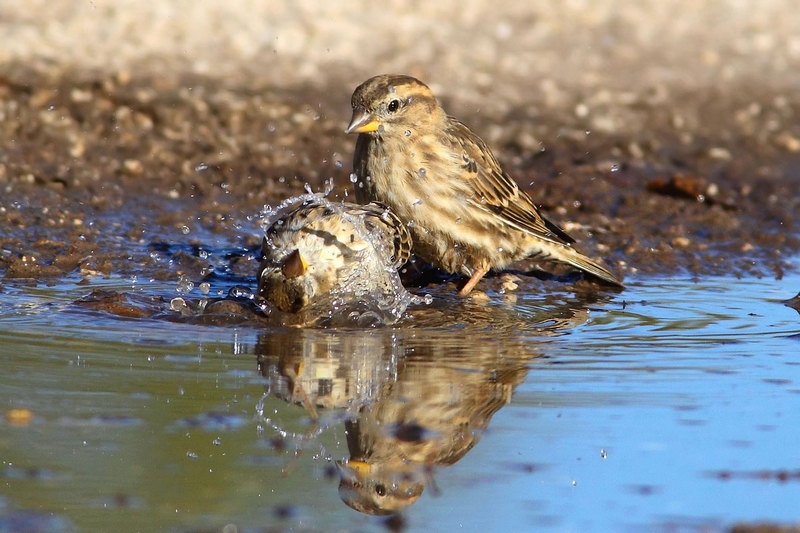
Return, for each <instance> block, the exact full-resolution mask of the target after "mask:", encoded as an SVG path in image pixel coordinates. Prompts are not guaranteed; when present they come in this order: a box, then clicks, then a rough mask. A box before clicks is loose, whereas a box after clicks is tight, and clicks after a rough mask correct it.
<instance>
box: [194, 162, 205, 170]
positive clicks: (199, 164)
mask: <svg viewBox="0 0 800 533" xmlns="http://www.w3.org/2000/svg"><path fill="white" fill-rule="evenodd" d="M204 170H208V164H207V163H202V162H200V163H198V164H197V166H195V167H194V171H195V172H202V171H204Z"/></svg>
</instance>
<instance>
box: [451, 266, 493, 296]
mask: <svg viewBox="0 0 800 533" xmlns="http://www.w3.org/2000/svg"><path fill="white" fill-rule="evenodd" d="M487 272H489V267H488V266H487V267H481V268H479V269H478V270H476V271H475V272H473V274H472V277H471V278H469V281H467V284H466V285H464V286H463V287H462V288H461V290H460V291H458V295H459V296H461V297H464V296H466V295H468V294H469V293H470V292H471V291H472V289H474V288H475V285H477V284H478V282H479V281H480V280H481V278H483V276H485V275H486V273H487Z"/></svg>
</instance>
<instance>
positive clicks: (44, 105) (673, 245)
mask: <svg viewBox="0 0 800 533" xmlns="http://www.w3.org/2000/svg"><path fill="white" fill-rule="evenodd" d="M4 70H5V73H4V74H3V75H2V76H0V113H2V115H3V120H2V121H0V139H1V140H0V145H1V146H3V148H2V150H0V186H2V188H3V201H2V203H1V204H0V224H2V226H3V228H4V231H3V232H2V234H1V235H0V275H1V276H2V277H3V279H4V282H6V283H7V282H10V280H11V279H28V280H34V281H36V282H39V281H43V282H47V283H50V284H52V283H58V282H59V280H62V279H66V278H74V276H75V274H76V273H78V274H80V275H82V276H89V275H96V274H101V275H111V274H121V275H138V276H142V277H155V278H158V279H169V278H170V277H175V278H176V279H177V276H179V275H180V274H188V275H190V276H191V277H193V278H195V279H194V281H195V283H199V282H200V281H202V278H203V277H204V276H207V275H209V269H208V268H207V266H208V265H207V262H205V261H204V258H203V252H202V251H203V249H205V250H206V252H208V251H209V250H216V251H217V252H218V253H223V251H224V252H225V253H227V254H228V255H231V253H230V252H231V251H233V250H241V251H242V254H241V255H240V257H231V258H229V259H230V261H229V262H230V265H229V266H230V268H231V269H232V271H235V272H236V273H237V274H238V275H241V276H244V277H247V276H248V275H254V273H255V268H256V266H255V261H254V258H253V257H251V255H252V254H249V255H248V252H247V250H249V249H251V248H252V247H254V246H255V245H257V244H258V240H259V236H258V234H259V229H260V228H259V221H258V213H259V211H260V210H261V209H262V208H263V206H264V205H265V204H275V203H278V202H280V201H281V200H282V199H284V198H286V197H288V196H292V195H296V194H299V193H302V192H303V188H304V186H305V185H306V184H308V185H310V186H311V187H312V188H313V189H314V190H321V189H322V188H323V187H324V180H326V179H333V181H334V184H335V186H336V187H335V189H334V192H333V196H334V197H335V198H342V197H344V195H346V194H347V191H348V189H349V187H350V186H351V184H350V182H349V179H348V176H349V173H350V172H351V157H352V156H351V154H352V150H353V141H354V140H353V139H352V138H349V137H348V136H346V135H345V134H344V133H343V128H344V125H345V122H346V120H347V117H348V114H349V96H350V92H351V90H352V87H353V86H355V85H356V84H357V83H358V82H359V81H360V80H355V79H354V80H349V84H348V82H346V81H343V80H339V81H338V82H337V83H333V84H332V85H331V86H330V87H328V89H327V90H326V91H324V92H323V91H320V90H318V89H315V88H314V87H303V86H298V87H277V86H273V85H270V84H269V83H268V82H265V81H264V80H261V81H258V80H256V81H253V80H250V81H249V82H248V81H247V80H239V81H231V80H227V81H222V80H219V79H215V78H210V77H202V76H198V75H172V76H170V75H161V76H155V77H152V76H147V77H143V76H136V75H131V74H130V73H126V72H117V73H112V74H106V73H101V72H97V71H95V72H86V71H84V72H79V71H74V70H69V69H67V70H63V69H60V68H58V67H52V68H49V69H43V68H41V67H40V68H38V69H32V68H29V67H27V66H21V65H16V66H13V67H12V68H9V67H8V66H7V67H6V68H5V69H4ZM441 99H442V101H443V102H444V105H445V106H446V107H447V108H448V109H451V108H452V109H464V107H465V106H466V105H468V104H469V103H468V102H464V101H459V100H458V98H457V95H451V94H444V95H442V98H441ZM798 112H800V96H798V95H797V93H796V91H794V92H792V91H791V90H790V89H789V88H788V87H785V88H782V87H763V86H759V85H758V84H755V83H752V84H748V83H746V82H741V85H740V86H739V87H737V88H736V90H731V88H730V87H728V88H727V89H726V90H725V91H724V92H723V91H721V90H719V89H717V88H708V89H706V90H698V89H694V90H691V91H688V90H687V91H686V92H682V91H679V90H676V89H670V90H666V89H665V90H664V91H662V92H660V93H657V92H654V91H648V90H644V91H642V92H639V93H636V92H630V91H626V92H614V91H610V90H603V91H600V92H599V93H595V94H593V95H578V94H575V95H573V96H571V97H570V96H565V98H563V99H562V101H560V102H559V103H558V104H557V105H552V103H551V105H548V103H547V102H545V101H544V97H543V95H541V94H539V95H537V94H533V95H532V96H531V99H530V102H529V103H528V104H526V105H525V106H523V107H514V108H509V109H508V110H507V112H506V113H505V114H504V115H503V116H497V114H496V113H491V114H489V115H487V114H483V113H481V112H480V111H477V112H475V113H474V114H473V115H472V116H463V115H461V116H460V117H459V118H461V119H462V120H464V121H466V122H467V123H468V124H469V125H470V126H471V127H472V128H473V129H475V130H476V131H477V132H479V133H481V134H482V135H483V136H484V137H485V138H486V139H487V140H488V142H489V143H490V145H491V146H492V147H493V149H494V150H495V153H496V154H497V155H498V157H499V159H500V160H501V161H502V162H503V163H504V164H505V165H506V168H508V170H509V172H510V173H511V174H512V176H514V177H515V179H516V180H517V181H518V182H519V183H520V185H522V186H523V187H524V188H525V189H526V190H528V191H529V192H530V194H531V195H532V196H533V198H534V199H535V201H536V202H537V203H538V204H540V205H541V206H542V208H543V210H544V211H545V212H546V213H547V215H548V216H549V217H550V218H552V219H554V220H556V221H557V222H558V223H559V224H561V225H562V226H563V227H565V229H567V231H568V232H569V233H571V234H572V235H573V236H574V237H575V238H576V239H577V240H578V243H579V244H578V245H579V247H580V249H581V250H582V251H584V252H585V253H588V254H589V255H592V256H596V257H602V258H604V259H605V260H606V262H607V263H608V264H609V265H610V266H611V268H612V270H613V271H615V272H616V273H618V274H620V275H621V276H623V277H625V278H629V277H631V276H637V277H641V276H644V277H647V276H666V277H668V276H685V275H687V274H690V275H692V276H696V277H702V276H711V275H732V276H736V277H747V276H776V277H780V276H781V275H782V273H783V272H784V271H785V269H787V268H790V264H789V259H790V258H791V257H792V256H793V255H796V254H797V252H798V251H799V250H800V238H798V226H797V224H796V222H795V221H796V220H798V218H799V215H800V196H799V195H798V194H797V183H798V179H799V178H800V130H798V126H797V121H796V117H797V115H798ZM159 249H162V250H168V251H167V253H168V254H173V255H174V254H177V255H175V256H174V257H171V260H170V261H167V263H169V264H168V266H167V267H166V268H165V264H164V261H161V260H156V259H154V257H155V256H157V255H158V253H159V252H158V250H159ZM208 255H209V254H208V253H206V256H208ZM233 255H236V254H233ZM243 258H244V259H243ZM162 259H163V258H162ZM518 267H519V268H517V270H526V269H527V268H529V267H530V265H525V264H523V265H518Z"/></svg>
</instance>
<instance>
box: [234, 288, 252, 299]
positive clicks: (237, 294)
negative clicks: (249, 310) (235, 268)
mask: <svg viewBox="0 0 800 533" xmlns="http://www.w3.org/2000/svg"><path fill="white" fill-rule="evenodd" d="M228 297H229V298H242V299H245V300H252V299H253V291H251V290H250V289H248V288H247V287H241V286H239V285H237V286H235V287H231V290H229V291H228Z"/></svg>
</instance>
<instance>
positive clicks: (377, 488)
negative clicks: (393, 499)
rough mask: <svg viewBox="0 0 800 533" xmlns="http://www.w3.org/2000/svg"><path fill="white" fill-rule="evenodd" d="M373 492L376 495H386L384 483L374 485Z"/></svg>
mask: <svg viewBox="0 0 800 533" xmlns="http://www.w3.org/2000/svg"><path fill="white" fill-rule="evenodd" d="M375 494H377V495H378V496H386V487H385V486H384V485H381V484H378V485H375Z"/></svg>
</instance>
